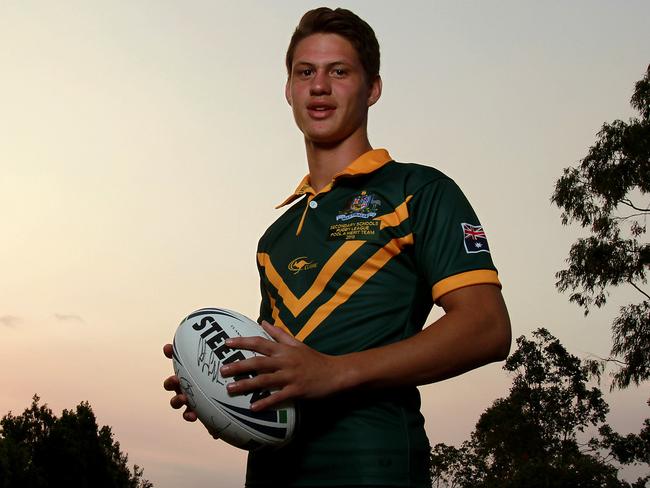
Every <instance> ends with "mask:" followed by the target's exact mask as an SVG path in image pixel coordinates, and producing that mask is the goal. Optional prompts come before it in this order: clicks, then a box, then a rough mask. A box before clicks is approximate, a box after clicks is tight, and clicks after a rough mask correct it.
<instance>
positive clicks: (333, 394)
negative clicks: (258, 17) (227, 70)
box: [165, 8, 510, 487]
mask: <svg viewBox="0 0 650 488" xmlns="http://www.w3.org/2000/svg"><path fill="white" fill-rule="evenodd" d="M286 63H287V70H288V80H287V85H286V98H287V101H288V103H289V105H290V106H291V107H292V109H293V115H294V118H295V121H296V124H297V126H298V128H299V129H300V130H301V131H302V133H303V134H304V139H305V147H306V152H307V162H308V167H309V174H308V175H307V176H306V177H305V178H304V179H303V180H302V181H301V182H300V184H299V185H298V188H297V189H296V191H295V192H294V193H293V194H292V195H291V196H289V198H287V199H286V200H285V202H284V203H283V204H282V205H281V206H284V205H289V204H291V203H293V205H292V206H291V207H290V208H289V209H288V210H287V211H286V212H285V213H284V214H283V215H282V216H281V217H280V218H279V219H278V220H277V221H276V222H275V223H273V224H272V225H271V227H269V229H268V230H267V232H266V233H265V234H264V236H262V238H261V240H260V242H259V247H258V254H257V262H258V268H259V271H260V277H261V286H262V305H261V311H260V321H261V322H262V324H263V326H264V328H265V329H266V330H267V332H268V333H269V334H270V335H271V336H272V337H273V338H274V339H275V340H276V342H271V341H268V340H265V339H262V338H239V339H233V340H230V341H229V342H228V344H229V346H230V347H234V348H243V349H251V350H255V351H257V352H259V353H262V354H263V355H264V356H265V357H256V358H253V359H249V360H245V361H240V362H237V363H232V364H229V365H228V366H224V367H223V368H222V374H224V375H227V376H235V375H238V374H241V373H245V372H250V371H256V372H257V376H255V377H254V378H253V379H246V380H240V381H236V382H234V383H231V384H230V385H229V390H230V391H231V392H232V393H233V394H238V393H244V392H249V391H252V390H256V389H268V388H273V389H277V391H276V392H274V393H273V394H272V395H270V396H268V397H266V398H264V399H262V400H259V401H258V402H257V403H255V404H253V406H252V408H253V409H255V410H261V409H265V408H269V407H272V406H274V405H276V404H277V403H279V402H282V401H284V400H288V399H293V400H297V401H299V402H300V403H299V405H300V407H299V408H300V414H301V422H300V425H299V428H298V431H297V435H296V438H295V439H294V440H293V441H292V442H291V443H290V444H289V445H287V446H285V447H283V448H281V449H278V450H269V451H258V452H253V453H251V454H250V455H249V460H248V470H247V476H246V485H247V486H250V487H257V486H267V487H288V486H321V487H327V486H332V487H334V486H338V487H341V486H348V487H349V486H365V487H368V486H373V487H376V486H394V487H424V486H427V483H428V471H429V466H428V460H429V442H428V440H427V437H426V434H425V432H424V419H423V417H422V415H421V414H420V397H419V393H418V390H417V388H416V386H417V385H423V384H427V383H432V382H435V381H440V380H443V379H446V378H449V377H452V376H455V375H458V374H461V373H463V372H466V371H468V370H470V369H473V368H476V367H478V366H481V365H483V364H486V363H488V362H492V361H497V360H502V359H504V358H505V357H506V356H507V354H508V350H509V347H510V323H509V320H508V315H507V311H506V308H505V305H504V303H503V299H502V297H501V292H500V283H499V280H498V278H497V273H496V269H495V267H494V265H493V264H492V261H491V258H490V253H489V248H488V244H487V240H486V238H485V234H484V232H483V229H482V227H481V226H480V224H479V222H478V220H477V218H476V215H475V214H474V211H473V210H472V208H471V207H470V205H469V203H468V202H467V200H466V199H465V197H464V196H463V194H462V193H461V192H460V190H459V189H458V187H457V186H456V185H455V184H454V182H453V181H452V180H450V179H449V178H447V177H446V176H445V175H443V174H442V173H440V172H439V171H437V170H435V169H433V168H430V167H426V166H420V165H414V164H402V163H397V162H395V161H393V160H392V158H391V157H390V156H389V154H388V152H387V151H385V150H383V149H377V150H373V149H372V147H371V145H370V143H369V140H368V135H367V116H368V109H369V107H370V106H372V105H373V104H374V103H376V102H377V100H378V99H379V97H380V96H381V88H382V85H381V78H380V76H379V46H378V43H377V40H376V38H375V35H374V32H373V31H372V29H371V28H370V26H369V25H368V24H366V23H365V22H364V21H363V20H361V19H360V18H359V17H357V16H356V15H355V14H353V13H352V12H350V11H348V10H344V9H336V10H331V9H329V8H319V9H315V10H312V11H310V12H307V13H306V14H305V15H304V16H303V18H302V19H301V21H300V24H299V26H298V28H297V29H296V31H295V33H294V35H293V37H292V39H291V43H290V45H289V49H288V52H287V58H286ZM434 302H435V303H437V304H438V305H440V306H441V307H443V309H444V310H445V315H444V316H443V317H442V318H440V319H439V320H437V321H436V322H435V323H434V324H432V325H431V326H430V327H427V328H425V329H422V327H423V325H425V324H424V321H425V320H426V318H427V316H428V314H429V311H430V310H431V307H432V305H433V304H434ZM270 324H273V325H270ZM165 353H166V355H167V356H168V357H169V356H170V355H171V352H170V347H169V346H166V348H165ZM165 388H166V389H168V390H170V391H171V390H175V391H176V393H177V394H176V396H174V398H173V399H172V401H171V403H172V406H173V407H174V408H180V407H182V406H183V405H185V404H186V402H185V398H184V396H183V395H182V394H180V392H179V390H178V381H177V379H176V378H175V377H171V378H168V379H167V381H166V382H165ZM184 416H185V418H186V419H187V420H194V419H195V418H196V417H195V415H194V413H193V412H191V411H188V410H186V412H185V413H184Z"/></svg>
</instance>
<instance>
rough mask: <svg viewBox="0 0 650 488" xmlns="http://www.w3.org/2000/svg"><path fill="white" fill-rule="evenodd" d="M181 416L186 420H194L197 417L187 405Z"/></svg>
mask: <svg viewBox="0 0 650 488" xmlns="http://www.w3.org/2000/svg"><path fill="white" fill-rule="evenodd" d="M183 418H184V419H185V420H187V421H188V422H196V419H197V418H198V417H197V416H196V412H194V410H192V409H191V408H190V407H187V408H186V409H185V411H184V412H183ZM213 437H214V436H213ZM215 439H217V437H215Z"/></svg>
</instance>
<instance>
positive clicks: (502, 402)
mask: <svg viewBox="0 0 650 488" xmlns="http://www.w3.org/2000/svg"><path fill="white" fill-rule="evenodd" d="M533 335H534V339H533V340H528V339H526V337H524V336H522V337H519V338H518V339H517V345H518V348H517V350H516V351H515V352H514V353H513V354H512V355H511V356H510V357H509V358H508V360H507V361H506V364H505V366H504V369H505V370H506V371H509V372H511V373H514V378H513V384H512V387H511V389H510V394H509V396H508V397H506V398H500V399H498V400H496V401H495V402H494V403H493V404H492V406H491V407H489V408H488V409H487V410H486V411H485V412H484V413H483V414H482V415H481V417H480V419H479V421H478V422H477V424H476V428H475V430H474V432H473V433H472V435H471V437H470V439H469V440H467V441H465V442H464V443H463V444H462V445H461V447H460V448H456V447H453V446H447V445H445V444H438V445H436V446H435V447H434V448H433V449H432V453H431V466H432V479H433V486H434V487H436V488H440V487H448V488H469V487H472V488H474V487H479V488H492V487H494V488H496V487H499V488H509V487H512V488H515V487H521V486H526V487H530V488H535V487H540V488H541V487H545V488H552V487H565V486H566V487H569V486H570V487H576V488H580V487H613V488H614V487H616V488H623V487H628V488H630V487H643V486H645V483H646V482H647V481H649V480H650V475H649V476H646V477H644V478H640V479H639V480H637V481H636V482H635V483H634V484H629V483H627V482H625V481H622V480H619V479H618V477H617V474H618V467H617V466H615V465H614V464H613V463H612V462H611V461H612V460H616V461H617V462H619V463H621V464H634V463H636V464H639V463H645V464H648V463H649V462H650V459H649V458H648V456H650V442H649V434H650V432H649V430H650V429H649V427H648V425H649V423H650V419H649V420H646V424H645V428H644V429H643V430H642V431H641V434H639V435H638V436H636V435H633V434H632V435H630V436H625V437H624V436H621V435H619V434H617V433H615V432H614V431H613V430H612V429H611V427H609V426H608V425H607V424H605V423H604V422H605V416H606V414H607V412H608V406H607V403H606V402H605V400H604V399H603V397H602V392H601V391H600V389H599V388H597V387H596V386H591V387H590V386H589V381H590V378H593V377H594V375H595V376H596V377H598V375H599V373H600V370H599V369H598V368H594V365H593V363H591V362H586V363H582V362H581V361H580V360H579V359H578V358H577V357H575V356H573V355H571V354H569V353H568V352H567V351H566V349H565V348H564V347H563V346H562V344H560V342H559V341H558V340H557V339H556V338H555V337H553V335H551V334H550V333H549V332H548V331H547V330H545V329H539V330H537V331H535V332H534V333H533ZM596 428H599V434H598V436H597V437H594V438H593V439H591V440H588V439H586V437H587V433H586V431H587V429H596ZM582 437H585V439H584V441H582V439H581V438H582Z"/></svg>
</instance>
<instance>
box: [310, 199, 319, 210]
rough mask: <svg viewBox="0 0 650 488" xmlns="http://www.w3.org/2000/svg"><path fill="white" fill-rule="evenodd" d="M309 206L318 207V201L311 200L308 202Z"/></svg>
mask: <svg viewBox="0 0 650 488" xmlns="http://www.w3.org/2000/svg"><path fill="white" fill-rule="evenodd" d="M309 206H310V207H311V208H316V207H318V202H315V201H314V200H312V201H311V202H309Z"/></svg>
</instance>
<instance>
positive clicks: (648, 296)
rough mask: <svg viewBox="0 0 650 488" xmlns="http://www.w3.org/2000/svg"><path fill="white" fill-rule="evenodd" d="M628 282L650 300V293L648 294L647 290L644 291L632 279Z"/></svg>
mask: <svg viewBox="0 0 650 488" xmlns="http://www.w3.org/2000/svg"><path fill="white" fill-rule="evenodd" d="M628 283H629V284H630V285H632V286H633V287H634V288H636V289H637V291H638V292H639V293H641V294H642V295H645V297H646V298H647V299H648V300H650V295H648V294H647V293H646V292H644V291H643V290H642V289H641V288H639V287H638V286H636V285H635V284H634V283H632V281H631V280H628Z"/></svg>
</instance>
